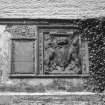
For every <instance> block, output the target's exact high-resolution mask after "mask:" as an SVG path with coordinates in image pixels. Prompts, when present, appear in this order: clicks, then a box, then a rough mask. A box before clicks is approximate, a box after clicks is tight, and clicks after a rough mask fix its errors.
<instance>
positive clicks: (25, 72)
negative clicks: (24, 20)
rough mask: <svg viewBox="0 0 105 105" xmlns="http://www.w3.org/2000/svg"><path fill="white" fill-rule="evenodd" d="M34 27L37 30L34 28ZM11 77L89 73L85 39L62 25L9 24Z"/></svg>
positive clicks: (64, 75) (81, 74)
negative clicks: (10, 35) (10, 34)
mask: <svg viewBox="0 0 105 105" xmlns="http://www.w3.org/2000/svg"><path fill="white" fill-rule="evenodd" d="M36 27H37V30H36ZM7 30H8V31H9V32H10V33H12V38H11V77H72V76H85V75H87V74H88V69H89V61H88V42H87V41H84V40H82V39H81V35H80V33H79V29H78V28H75V27H70V26H63V25H61V26H60V25H56V26H54V25H52V26H51V25H50V26H41V25H40V26H37V25H12V26H11V27H9V28H8V29H7Z"/></svg>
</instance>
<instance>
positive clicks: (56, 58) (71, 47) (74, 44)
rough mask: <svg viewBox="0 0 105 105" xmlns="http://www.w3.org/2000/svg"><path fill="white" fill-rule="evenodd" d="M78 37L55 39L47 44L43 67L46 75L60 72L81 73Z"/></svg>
mask: <svg viewBox="0 0 105 105" xmlns="http://www.w3.org/2000/svg"><path fill="white" fill-rule="evenodd" d="M79 53H80V52H79V37H78V35H74V36H73V37H69V38H68V37H65V38H62V40H61V39H60V40H58V39H57V38H56V37H55V38H54V39H53V41H50V43H48V45H47V47H46V49H45V57H44V65H45V71H46V73H49V72H53V71H55V70H56V71H62V72H64V73H81V67H80V66H81V60H80V54H79Z"/></svg>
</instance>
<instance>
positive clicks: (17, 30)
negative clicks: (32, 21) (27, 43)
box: [6, 25, 35, 37]
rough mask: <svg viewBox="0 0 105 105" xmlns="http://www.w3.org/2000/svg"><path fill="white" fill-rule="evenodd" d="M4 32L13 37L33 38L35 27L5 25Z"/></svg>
mask: <svg viewBox="0 0 105 105" xmlns="http://www.w3.org/2000/svg"><path fill="white" fill-rule="evenodd" d="M6 31H8V32H10V33H11V34H12V36H13V37H35V25H11V26H9V25H7V27H6Z"/></svg>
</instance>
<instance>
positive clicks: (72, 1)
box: [0, 0, 105, 19]
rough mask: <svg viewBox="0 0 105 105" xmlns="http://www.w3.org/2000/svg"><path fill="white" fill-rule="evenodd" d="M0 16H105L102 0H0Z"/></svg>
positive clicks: (73, 17) (59, 17)
mask: <svg viewBox="0 0 105 105" xmlns="http://www.w3.org/2000/svg"><path fill="white" fill-rule="evenodd" d="M0 4H1V6H0V18H31V19H35V18H47V19H48V18H50V19H51V18H55V19H57V18H58V19H61V18H63V19H77V18H93V17H101V16H102V17H103V16H105V1H104V0H99V1H97V0H25V1H24V0H9V1H8V0H5V1H4V0H0Z"/></svg>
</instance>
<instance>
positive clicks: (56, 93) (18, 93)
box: [0, 92, 104, 95]
mask: <svg viewBox="0 0 105 105" xmlns="http://www.w3.org/2000/svg"><path fill="white" fill-rule="evenodd" d="M97 94H104V93H92V92H46V93H36V92H35V93H27V92H0V95H97Z"/></svg>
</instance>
